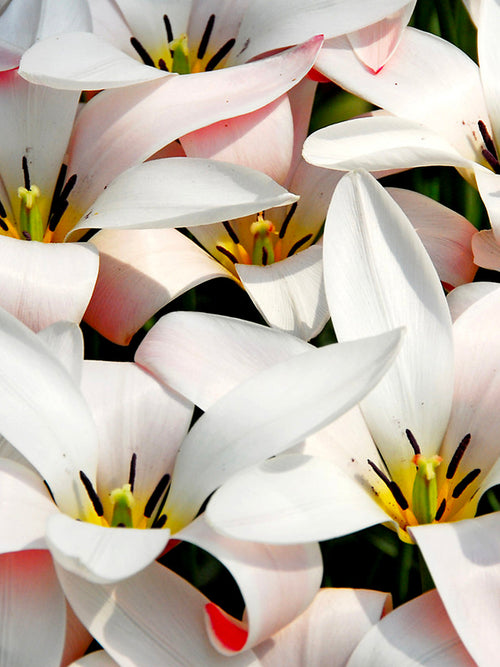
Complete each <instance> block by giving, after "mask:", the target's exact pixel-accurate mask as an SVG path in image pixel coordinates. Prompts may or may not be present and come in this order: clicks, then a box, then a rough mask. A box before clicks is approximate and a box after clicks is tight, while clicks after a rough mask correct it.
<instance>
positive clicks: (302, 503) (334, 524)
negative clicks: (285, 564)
mask: <svg viewBox="0 0 500 667" xmlns="http://www.w3.org/2000/svg"><path fill="white" fill-rule="evenodd" d="M206 517H207V521H208V522H209V523H210V525H212V526H213V527H214V528H215V530H217V531H218V532H220V533H222V534H224V535H228V536H230V537H234V538H236V539H240V540H252V541H255V542H263V543H267V544H297V543H300V542H304V543H305V542H315V541H322V540H327V539H330V538H334V537H341V536H343V535H348V534H350V533H353V532H355V531H357V530H361V529H362V528H368V527H369V526H373V525H376V524H378V523H383V522H386V521H387V519H388V517H387V514H386V512H385V511H384V510H383V509H382V508H381V507H379V506H378V505H377V503H376V501H375V498H374V496H373V495H371V494H370V493H369V492H367V491H366V490H365V489H364V488H363V487H362V482H361V483H360V481H359V479H355V478H354V476H353V477H351V476H350V475H348V474H347V473H345V472H343V471H342V469H341V468H340V467H338V466H337V465H336V464H334V463H332V462H330V461H327V460H325V459H323V458H320V457H308V456H301V455H293V454H284V455H282V456H277V457H275V458H272V459H269V460H268V461H265V462H264V463H261V464H259V465H258V466H254V467H253V468H247V469H246V470H244V471H242V472H241V473H239V474H237V475H234V476H233V477H231V479H229V480H228V481H227V482H226V483H225V484H223V486H222V487H221V488H220V489H218V490H217V491H216V492H215V494H214V495H213V496H212V498H211V499H210V501H209V503H208V506H207V509H206Z"/></svg>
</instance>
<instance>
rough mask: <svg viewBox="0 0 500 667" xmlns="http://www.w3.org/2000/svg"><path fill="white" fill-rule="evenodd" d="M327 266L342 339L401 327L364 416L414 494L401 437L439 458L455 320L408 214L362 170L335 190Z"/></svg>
mask: <svg viewBox="0 0 500 667" xmlns="http://www.w3.org/2000/svg"><path fill="white" fill-rule="evenodd" d="M324 264H325V285H326V292H327V297H328V302H329V305H330V312H331V315H332V321H333V325H334V328H335V330H336V332H337V336H338V338H339V339H340V340H350V339H353V338H359V337H361V336H366V335H369V334H371V335H373V334H376V333H380V332H381V331H387V330H389V329H393V328H394V327H396V326H406V328H407V332H406V336H405V339H404V342H403V346H402V349H401V352H400V353H399V355H398V357H397V358H396V361H395V363H394V365H393V366H392V368H390V369H389V371H388V373H387V374H386V375H385V377H384V378H383V379H382V381H381V382H380V384H379V385H378V386H377V387H376V388H375V390H374V391H372V392H371V393H370V394H369V396H368V397H367V398H366V399H364V400H363V403H362V410H363V413H364V415H365V418H366V421H367V423H368V426H369V428H370V431H371V432H372V435H373V437H374V440H375V442H376V443H377V446H378V447H379V449H380V452H381V454H382V457H383V458H384V461H385V463H386V465H387V466H388V468H389V470H390V472H391V475H392V476H393V478H394V479H395V481H397V483H398V484H400V485H401V486H402V487H403V488H402V490H403V493H405V495H406V494H408V493H409V494H410V495H411V489H410V488H408V484H409V482H410V480H408V479H405V477H406V476H407V471H408V470H409V468H408V466H405V465H404V461H408V460H409V459H411V456H412V455H413V454H412V450H411V447H410V444H409V442H408V439H407V437H406V434H405V430H406V429H410V430H411V432H412V433H413V435H414V436H415V438H416V440H417V442H418V443H419V444H420V446H421V448H422V453H423V454H424V455H425V456H430V455H432V454H434V453H437V451H438V449H439V446H440V444H441V440H442V437H443V435H444V431H445V429H446V425H447V423H448V418H449V413H450V408H451V394H452V382H453V348H452V342H451V320H450V314H449V310H448V306H447V304H446V299H445V297H444V294H443V290H442V287H441V283H440V281H439V278H438V276H437V274H436V272H435V269H434V267H433V266H432V262H431V261H430V258H429V256H428V255H427V253H426V252H425V250H424V248H423V247H422V244H421V242H420V240H419V238H418V236H417V234H416V232H415V230H414V229H413V227H412V226H411V225H410V223H409V221H408V219H407V218H406V216H405V215H404V213H403V212H402V211H401V209H400V208H399V207H398V206H397V205H396V204H395V202H394V200H393V199H392V198H391V197H390V196H389V195H388V194H387V193H386V192H385V191H384V189H383V188H382V186H381V185H379V184H378V183H377V181H375V179H374V178H373V177H371V176H369V175H368V174H366V173H364V172H355V173H352V174H349V175H347V176H345V177H344V178H343V179H342V181H341V182H340V183H339V185H338V186H337V188H336V190H335V193H334V196H333V198H332V203H331V206H330V210H329V213H328V217H327V222H326V225H325V235H324ZM405 473H406V474H405Z"/></svg>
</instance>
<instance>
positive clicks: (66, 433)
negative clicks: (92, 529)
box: [0, 311, 97, 516]
mask: <svg viewBox="0 0 500 667" xmlns="http://www.w3.org/2000/svg"><path fill="white" fill-rule="evenodd" d="M20 360H22V363H20ZM0 368H1V373H0V393H1V396H2V401H1V407H0V432H1V433H2V435H3V436H4V437H5V438H6V439H7V440H8V441H9V442H10V443H11V444H12V445H13V446H14V447H16V449H18V450H19V451H20V452H21V454H23V456H25V457H26V458H27V459H28V460H29V462H30V463H31V464H32V465H33V466H34V467H35V468H36V469H37V470H38V471H39V473H40V475H41V476H42V478H43V479H46V480H47V483H48V484H49V486H50V488H51V490H52V493H53V494H54V497H55V499H56V502H57V503H58V505H59V507H60V509H61V510H63V511H66V512H69V513H71V514H73V515H74V516H81V515H82V512H83V513H84V512H85V511H86V510H88V509H90V500H89V499H88V496H87V494H86V492H85V490H84V488H83V485H82V484H81V482H80V479H79V471H80V470H82V469H84V470H85V472H86V474H87V476H88V477H89V478H90V479H93V478H94V476H95V470H96V466H97V434H96V431H95V425H94V422H93V421H92V417H91V415H90V412H89V409H88V406H87V404H86V403H85V401H84V399H83V396H82V395H81V393H80V392H79V390H78V388H77V386H76V385H75V384H74V382H73V380H72V378H71V377H70V376H69V375H68V373H67V371H66V369H65V368H64V367H63V366H62V365H61V364H60V363H59V362H58V361H56V359H54V357H53V355H52V354H51V353H50V352H49V351H48V350H47V347H46V346H45V344H44V343H43V342H42V341H40V340H39V339H38V338H37V336H36V335H35V334H34V333H33V332H32V331H30V330H29V329H27V328H26V327H25V326H24V325H23V324H21V323H20V322H19V321H18V320H16V319H15V318H13V317H12V315H9V314H8V313H6V312H5V311H1V312H0Z"/></svg>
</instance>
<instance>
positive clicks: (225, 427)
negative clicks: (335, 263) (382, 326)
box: [165, 330, 401, 531]
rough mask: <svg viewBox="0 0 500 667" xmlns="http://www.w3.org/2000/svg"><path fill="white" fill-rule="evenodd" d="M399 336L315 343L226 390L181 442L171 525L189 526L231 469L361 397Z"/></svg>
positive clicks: (297, 437)
mask: <svg viewBox="0 0 500 667" xmlns="http://www.w3.org/2000/svg"><path fill="white" fill-rule="evenodd" d="M400 342H401V331H399V330H397V331H392V332H390V333H386V334H385V335H382V336H377V337H375V338H372V339H364V340H361V341H355V342H351V343H348V344H346V345H340V346H339V345H329V346H325V347H322V348H319V349H313V350H311V351H307V352H304V354H301V355H298V356H296V357H293V358H292V359H289V360H287V361H285V362H282V363H279V364H276V365H274V366H273V367H271V368H266V369H265V370H264V371H262V372H261V373H258V374H256V375H254V376H252V377H251V378H249V379H248V380H247V381H246V382H243V383H242V384H241V385H239V386H238V387H237V388H236V389H235V390H233V391H232V392H230V393H229V394H227V395H226V396H223V397H222V398H221V399H220V400H219V401H217V403H216V404H215V405H214V406H212V407H211V409H210V410H208V411H207V412H206V413H205V414H204V415H203V416H202V417H201V418H200V419H199V420H198V421H197V422H196V424H195V425H194V427H193V428H192V429H191V430H190V432H189V433H188V435H187V437H186V439H185V440H184V442H183V445H182V448H181V450H180V452H179V455H178V457H177V460H176V465H175V470H174V474H173V478H172V486H171V490H170V494H169V497H168V499H167V503H166V505H165V512H166V514H167V515H168V516H169V523H168V525H169V526H176V527H177V529H178V528H180V527H182V526H183V525H186V524H187V522H188V521H190V520H191V519H192V518H193V517H194V516H195V515H196V513H197V511H198V510H199V508H200V506H201V504H202V502H203V500H204V499H205V498H206V497H207V496H208V495H209V494H210V493H211V492H212V491H214V490H215V489H216V488H217V487H218V486H220V485H221V484H222V483H223V482H224V481H226V479H228V478H229V477H230V476H231V475H232V474H234V473H236V472H237V471H238V470H241V469H243V468H245V467H246V466H248V465H251V464H253V463H257V462H259V461H262V460H263V459H266V458H268V457H269V456H271V455H273V454H278V453H279V452H281V451H283V450H284V449H286V448H288V447H291V446H293V445H296V444H297V443H299V442H301V440H303V439H304V438H305V437H306V436H307V435H309V434H310V433H312V432H314V431H316V430H319V429H320V428H321V427H322V426H325V425H326V424H327V423H329V422H330V421H333V420H334V419H336V418H337V417H338V416H340V415H341V414H343V413H344V412H346V411H347V410H348V409H349V408H351V407H352V406H353V405H355V404H356V403H358V402H359V400H360V399H361V398H362V397H363V396H364V395H365V394H366V393H367V392H368V391H370V389H371V388H372V387H373V386H374V385H376V384H377V383H378V382H379V380H380V378H381V377H382V376H383V374H384V373H385V372H386V370H387V368H388V366H389V365H390V364H391V363H392V361H393V359H394V356H395V355H396V354H397V351H398V349H399V345H400ZM283 387H286V388H287V390H286V392H285V393H284V394H283ZM277 396H281V400H278V399H277ZM172 530H173V531H174V530H175V529H174V528H172Z"/></svg>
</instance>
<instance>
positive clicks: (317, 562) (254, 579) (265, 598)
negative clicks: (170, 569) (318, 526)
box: [181, 516, 323, 655]
mask: <svg viewBox="0 0 500 667" xmlns="http://www.w3.org/2000/svg"><path fill="white" fill-rule="evenodd" d="M181 536H182V539H183V540H186V541H188V542H190V543H191V544H196V545H197V546H198V547H201V548H202V549H204V550H205V551H208V552H209V553H211V554H212V556H215V558H217V559H218V560H219V561H220V562H221V563H223V565H225V567H226V568H227V569H228V570H229V572H230V573H231V574H232V576H233V577H234V579H235V581H236V583H237V585H238V587H239V589H240V591H241V594H242V596H243V600H244V602H245V621H244V622H243V623H241V621H240V622H239V623H238V622H237V621H236V619H231V617H228V616H227V615H226V614H225V612H223V611H222V610H220V608H218V607H216V606H215V605H209V606H208V608H206V613H207V617H208V618H207V628H208V632H209V637H210V641H211V642H212V643H213V645H214V646H215V648H216V649H217V650H219V651H220V652H221V653H223V654H225V655H232V654H233V653H237V652H239V651H244V650H246V649H248V648H251V647H252V646H255V645H256V644H259V643H260V642H261V641H263V640H264V639H267V638H268V637H270V636H271V635H273V634H274V633H275V632H277V631H278V630H280V629H281V628H282V627H284V626H285V625H287V624H288V623H289V622H290V621H292V620H293V619H294V618H295V617H296V616H298V615H299V614H300V613H302V612H303V611H304V610H305V609H306V607H307V606H308V605H309V604H310V603H311V601H312V600H313V598H314V596H315V594H316V592H317V591H318V589H319V586H320V583H321V576H322V571H323V567H322V561H321V552H320V550H319V546H318V545H317V544H310V545H294V546H292V547H273V546H269V545H259V544H252V543H249V542H236V541H234V540H230V539H227V538H225V537H222V536H221V535H218V534H217V533H215V532H214V531H213V530H212V529H211V528H210V527H209V526H208V525H207V523H206V522H205V520H204V518H203V516H201V517H199V518H198V519H197V520H196V521H194V522H193V523H191V524H190V525H189V526H187V527H186V528H184V529H183V531H182V533H181ZM221 616H222V618H224V619H225V620H227V621H228V623H229V624H230V625H231V626H233V627H234V626H239V628H240V630H242V632H241V634H240V636H239V637H235V636H231V635H230V634H229V633H228V632H227V628H226V627H225V624H224V623H223V622H222V618H221Z"/></svg>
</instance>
